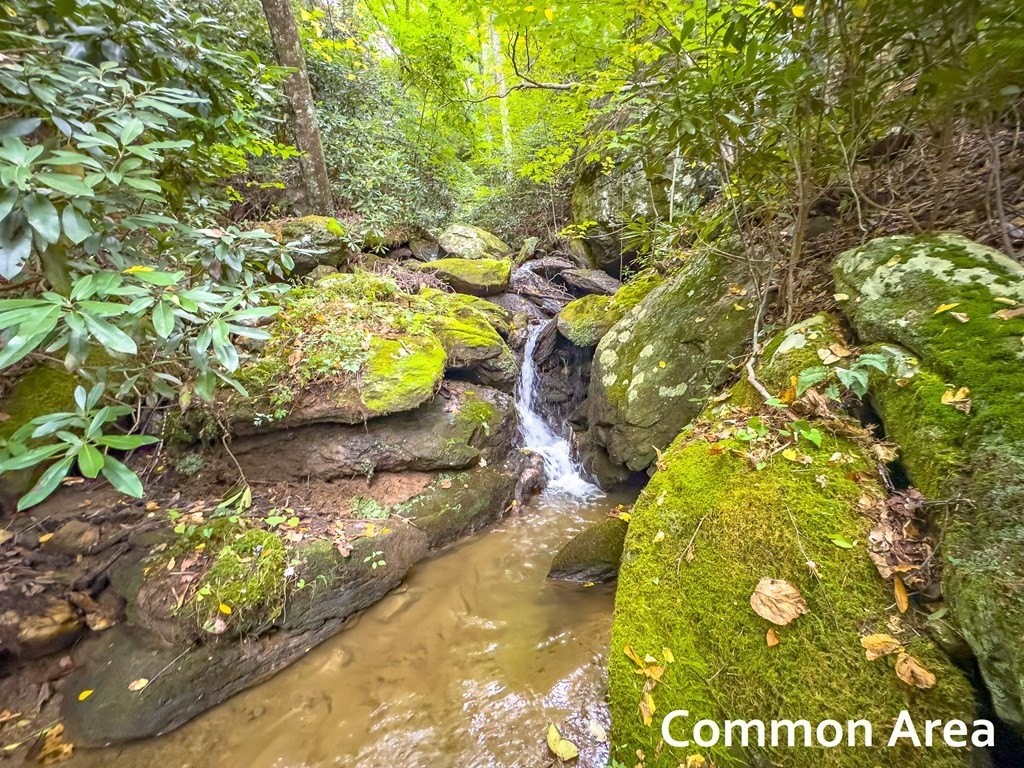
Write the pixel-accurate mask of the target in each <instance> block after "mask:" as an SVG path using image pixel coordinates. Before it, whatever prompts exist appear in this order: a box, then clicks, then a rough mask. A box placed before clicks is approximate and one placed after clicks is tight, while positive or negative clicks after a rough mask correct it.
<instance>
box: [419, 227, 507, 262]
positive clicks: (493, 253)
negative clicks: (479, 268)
mask: <svg viewBox="0 0 1024 768" xmlns="http://www.w3.org/2000/svg"><path fill="white" fill-rule="evenodd" d="M437 242H438V244H439V245H440V246H441V248H442V249H443V250H444V251H445V252H446V253H449V254H451V255H452V256H456V257H458V258H460V259H501V258H505V257H507V256H509V255H510V254H511V253H512V248H511V247H509V245H508V244H507V243H505V242H504V241H503V240H502V239H501V238H500V237H498V236H497V235H492V234H491V233H490V232H488V231H487V230H484V229H480V227H474V226H473V225H471V224H452V225H451V226H449V227H448V228H447V229H446V230H445V231H444V232H442V233H441V236H440V237H438V238H437Z"/></svg>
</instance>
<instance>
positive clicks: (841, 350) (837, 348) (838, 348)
mask: <svg viewBox="0 0 1024 768" xmlns="http://www.w3.org/2000/svg"><path fill="white" fill-rule="evenodd" d="M828 349H829V352H831V353H832V354H833V355H835V356H836V357H849V356H850V355H852V354H853V350H852V349H847V348H846V347H844V346H843V345H842V344H840V343H839V342H836V343H835V344H829V345H828Z"/></svg>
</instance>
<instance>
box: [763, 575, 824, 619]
mask: <svg viewBox="0 0 1024 768" xmlns="http://www.w3.org/2000/svg"><path fill="white" fill-rule="evenodd" d="M750 607H751V608H753V609H754V613H756V614H757V615H758V616H760V617H761V618H762V619H767V620H768V621H770V622H771V623H772V624H778V625H779V626H780V627H784V626H786V625H787V624H789V622H791V621H793V619H795V618H797V617H798V616H803V615H804V614H805V613H810V609H809V608H808V607H807V603H806V602H805V601H804V597H803V595H801V594H800V590H798V589H797V588H796V587H794V586H793V585H792V584H790V583H789V582H788V581H786V580H785V579H769V578H763V579H761V580H760V581H759V582H758V583H757V587H756V588H755V589H754V594H752V595H751V596H750Z"/></svg>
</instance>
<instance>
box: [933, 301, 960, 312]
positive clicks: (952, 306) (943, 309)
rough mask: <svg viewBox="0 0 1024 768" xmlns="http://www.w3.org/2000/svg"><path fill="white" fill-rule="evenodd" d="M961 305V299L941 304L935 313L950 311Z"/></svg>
mask: <svg viewBox="0 0 1024 768" xmlns="http://www.w3.org/2000/svg"><path fill="white" fill-rule="evenodd" d="M959 306H960V302H959V301H956V302H953V303H952V304H940V305H939V308H938V309H936V310H935V313H934V314H936V315H941V314H942V313H943V312H949V310H951V309H956V308H957V307H959Z"/></svg>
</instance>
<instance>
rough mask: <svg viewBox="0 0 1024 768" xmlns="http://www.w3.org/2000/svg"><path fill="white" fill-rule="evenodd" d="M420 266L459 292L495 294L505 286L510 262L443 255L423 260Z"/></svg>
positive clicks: (506, 285) (506, 260)
mask: <svg viewBox="0 0 1024 768" xmlns="http://www.w3.org/2000/svg"><path fill="white" fill-rule="evenodd" d="M419 268H420V269H424V270H427V271H429V272H431V273H432V274H435V275H437V277H438V278H440V279H441V280H443V281H444V282H445V283H447V284H448V285H450V286H451V287H452V288H453V289H454V290H456V291H458V292H459V293H468V294H470V295H471V296H495V295H497V294H499V293H503V292H504V291H505V289H506V288H508V285H509V275H510V274H511V271H512V262H511V261H509V260H508V259H490V258H486V257H479V258H475V259H469V258H466V259H464V258H445V259H438V260H437V261H431V262H429V263H427V264H423V265H421V266H420V267H419Z"/></svg>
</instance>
